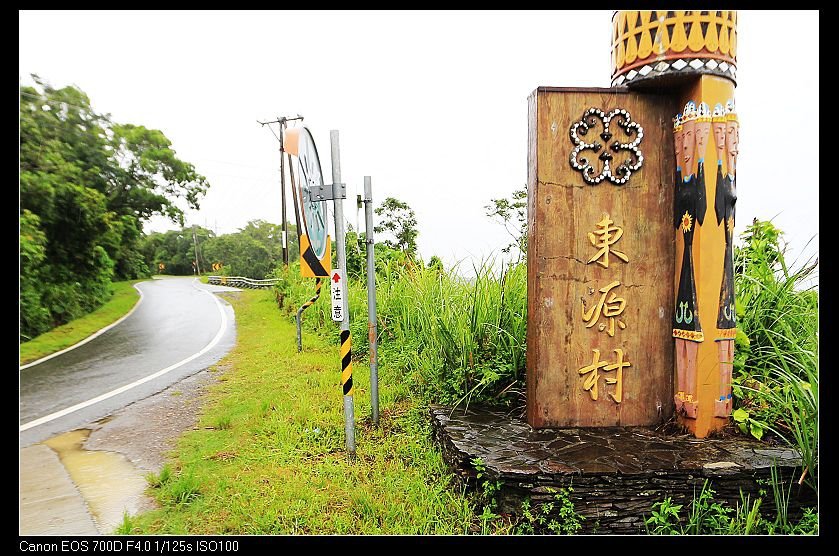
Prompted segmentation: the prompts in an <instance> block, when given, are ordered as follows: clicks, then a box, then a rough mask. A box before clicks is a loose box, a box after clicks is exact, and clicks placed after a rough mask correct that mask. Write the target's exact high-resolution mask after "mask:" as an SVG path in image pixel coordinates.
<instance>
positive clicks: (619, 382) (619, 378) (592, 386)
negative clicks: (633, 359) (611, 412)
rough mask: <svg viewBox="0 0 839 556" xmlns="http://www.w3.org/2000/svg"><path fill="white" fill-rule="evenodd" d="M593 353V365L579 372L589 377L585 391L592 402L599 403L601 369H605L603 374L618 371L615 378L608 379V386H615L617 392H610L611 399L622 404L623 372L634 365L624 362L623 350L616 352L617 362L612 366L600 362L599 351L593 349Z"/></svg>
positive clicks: (584, 385)
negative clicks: (598, 385) (598, 389)
mask: <svg viewBox="0 0 839 556" xmlns="http://www.w3.org/2000/svg"><path fill="white" fill-rule="evenodd" d="M591 351H592V352H594V355H593V356H592V360H591V365H586V366H585V367H582V368H581V369H580V370H579V371H577V372H578V373H579V374H580V375H583V376H584V375H588V376H586V377H585V380H584V381H583V390H584V391H586V392H588V394H589V396H590V397H591V399H592V400H594V401H597V397H598V391H597V383H598V381H599V380H600V372H599V371H600V369H603V372H611V371H617V372H616V373H615V376H614V377H608V378H606V384H611V385H614V386H615V391H614V392H609V397H610V398H612V400H613V401H614V402H615V403H621V402H622V401H623V370H624V368H626V367H630V366H632V364H631V363H630V362H629V361H624V354H623V350H622V349H620V348H618V349H615V350H614V352H615V355H616V361H615V362H614V363H611V364H610V363H609V362H608V361H601V360H600V350H599V349H592V350H591Z"/></svg>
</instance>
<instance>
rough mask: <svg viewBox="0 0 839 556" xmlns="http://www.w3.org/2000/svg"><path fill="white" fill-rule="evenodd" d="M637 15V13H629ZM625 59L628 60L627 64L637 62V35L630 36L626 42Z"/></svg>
mask: <svg viewBox="0 0 839 556" xmlns="http://www.w3.org/2000/svg"><path fill="white" fill-rule="evenodd" d="M629 13H631V14H632V13H635V12H629ZM624 57H625V58H626V63H627V64H631V63H632V62H634V61H635V58H637V57H638V45H637V44H636V43H635V35H633V34H631V32H630V35H629V38H628V40H627V41H626V52H625V53H624Z"/></svg>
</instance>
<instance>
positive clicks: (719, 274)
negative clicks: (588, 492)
mask: <svg viewBox="0 0 839 556" xmlns="http://www.w3.org/2000/svg"><path fill="white" fill-rule="evenodd" d="M612 39H613V40H612V62H613V74H612V84H613V85H614V86H620V85H626V86H628V87H629V88H631V89H635V90H648V89H649V88H651V87H653V88H655V89H656V90H658V91H662V92H664V91H667V92H672V94H673V95H675V96H676V97H677V98H678V99H679V105H680V106H681V107H682V109H681V111H680V112H679V113H677V114H675V115H674V118H673V132H674V133H673V137H674V141H675V145H674V151H675V158H676V160H675V162H676V172H675V183H674V187H675V197H674V213H673V218H674V228H675V230H676V265H677V266H676V273H675V288H676V297H675V303H674V307H673V337H674V338H675V344H676V355H675V366H676V373H675V374H676V387H675V392H674V402H675V410H676V412H677V414H678V415H679V419H680V422H681V423H682V424H683V425H685V426H686V427H688V428H689V429H690V430H691V431H692V432H693V433H694V434H695V435H696V436H698V437H705V436H707V435H708V433H709V432H711V431H713V430H715V429H718V428H721V427H722V426H724V425H725V424H726V423H727V421H728V416H729V414H730V412H731V371H732V360H733V356H734V336H735V326H736V315H735V307H734V274H733V273H734V270H733V260H732V249H733V246H732V242H733V233H734V205H735V202H736V200H737V194H736V187H735V175H736V163H737V149H738V142H739V136H738V124H737V116H736V113H735V109H734V86H735V82H734V80H735V78H736V64H737V14H736V12H733V11H667V12H665V11H658V12H655V11H621V12H617V13H615V15H614V17H613V35H612ZM706 162H707V163H706ZM709 209H710V211H711V212H710V213H708V211H709Z"/></svg>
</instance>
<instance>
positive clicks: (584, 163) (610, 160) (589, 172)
mask: <svg viewBox="0 0 839 556" xmlns="http://www.w3.org/2000/svg"><path fill="white" fill-rule="evenodd" d="M598 122H600V124H601V125H602V127H603V131H602V132H601V133H600V134H599V137H600V139H602V140H603V141H604V143H605V147H604V144H602V143H600V142H599V141H597V139H596V138H595V137H592V142H591V143H587V142H586V141H585V140H584V139H583V138H582V136H585V135H588V132H589V131H591V130H592V129H594V128H595V127H597V126H598ZM613 123H614V124H615V125H614V126H613V125H612V124H613ZM619 130H622V131H623V133H624V134H625V135H626V136H627V139H632V140H631V141H628V142H624V143H622V142H621V141H619V140H618V139H617V138H616V136H615V133H616V132H617V131H619ZM569 134H570V135H571V142H572V143H573V144H574V150H572V151H571V157H570V160H571V167H572V168H574V169H575V170H578V171H579V172H580V173H581V174H582V176H583V180H584V181H585V182H586V183H587V184H589V185H597V184H599V183H600V182H602V181H603V180H606V179H607V180H609V181H610V182H612V183H614V184H615V185H623V184H625V183H626V182H628V181H629V178H630V177H631V176H632V173H633V172H636V171H637V170H639V169H640V168H641V166H642V165H643V164H644V155H643V154H641V149H639V148H638V146H639V145H640V144H641V141H642V140H643V139H644V128H642V127H641V126H640V125H638V122H633V121H632V116H630V114H629V112H627V111H626V110H624V109H622V108H615V109H614V110H612V111H611V112H609V113H608V114H606V113H604V112H603V111H602V110H600V109H599V108H594V107H592V108H589V109H588V110H586V111H585V113H584V114H583V117H582V118H580V120H578V121H576V122H574V123H573V124H572V125H571V128H570V129H569ZM633 136H634V137H633ZM601 150H602V151H603V152H600V151H601ZM585 151H591V154H592V155H595V154H597V153H600V154H599V155H598V156H597V158H598V159H599V160H600V161H601V163H602V168H601V170H600V172H599V173H598V174H595V169H594V166H592V163H591V162H590V161H589V159H588V158H586V157H585V156H581V155H582V154H583V153H584V152H585ZM616 158H617V159H618V160H619V161H620V162H617V161H616V160H615V159H616Z"/></svg>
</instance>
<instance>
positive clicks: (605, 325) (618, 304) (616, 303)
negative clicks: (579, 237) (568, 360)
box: [577, 214, 630, 404]
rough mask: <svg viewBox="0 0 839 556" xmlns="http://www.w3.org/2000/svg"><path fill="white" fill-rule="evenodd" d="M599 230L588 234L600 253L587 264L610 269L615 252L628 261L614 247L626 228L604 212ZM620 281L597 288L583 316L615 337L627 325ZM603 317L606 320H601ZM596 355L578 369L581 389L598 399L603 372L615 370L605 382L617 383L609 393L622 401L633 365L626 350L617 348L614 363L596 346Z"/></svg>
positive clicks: (616, 401)
mask: <svg viewBox="0 0 839 556" xmlns="http://www.w3.org/2000/svg"><path fill="white" fill-rule="evenodd" d="M596 226H597V229H596V230H595V231H594V232H589V233H588V239H589V241H590V242H591V244H592V246H594V247H595V248H597V249H598V251H597V253H596V254H595V255H594V256H593V257H591V258H590V259H589V260H588V261H587V262H586V264H591V263H594V262H596V263H597V264H598V265H600V266H601V267H603V268H606V269H608V268H609V255H610V254H612V255H614V256H615V257H616V258H618V259H620V260H621V261H623V262H625V263H628V262H629V257H627V255H626V253H624V252H623V251H618V250H616V249H614V248H613V246H614V245H615V243H617V242H618V241H619V240H620V239H621V237H623V228H622V227H621V226H618V225H616V224H615V222H614V221H613V220H612V218H611V217H610V216H609V215H608V214H603V216H602V218H601V219H600V221H599V222H597V224H596ZM620 285H621V282H620V280H613V281H612V282H610V283H608V284H606V285H605V286H603V287H601V288H600V289H599V290H597V291H598V292H599V293H600V296H599V297H598V299H597V301H596V303H592V305H591V306H590V307H588V308H587V307H586V300H585V299H583V300H582V312H581V315H582V319H583V322H585V323H586V328H593V327H594V326H595V325H597V330H598V331H600V332H604V331H605V332H606V333H607V334H608V335H609V337H614V336H615V325H616V324H617V328H619V329H621V330H622V329H624V328H626V323H625V322H624V321H623V320H622V319H621V318H620V317H621V316H622V315H623V312H624V310H625V309H626V300H625V299H624V298H623V297H619V296H618V293H617V292H616V291H615V290H616V289H617V288H618V287H620ZM589 294H590V295H592V296H593V295H594V289H590V290H589ZM601 318H603V319H605V321H606V322H600V320H601ZM592 351H593V357H592V362H591V364H587V365H584V366H583V367H581V368H580V369H578V371H577V372H578V373H579V374H580V376H581V377H582V379H583V381H582V385H581V386H582V389H583V390H584V391H586V392H588V393H589V396H590V397H591V399H592V400H594V401H596V400H597V399H598V396H599V394H598V383H599V380H600V371H601V370H602V371H603V372H607V373H608V372H612V371H615V374H614V375H613V376H609V377H606V379H605V383H606V384H607V385H614V390H613V391H612V392H609V397H610V398H611V399H612V401H614V402H615V403H618V404H619V403H621V402H622V401H623V369H624V368H626V367H629V366H630V363H629V361H625V360H624V352H623V349H621V348H616V349H614V350H613V351H614V353H615V356H616V357H615V362H614V363H611V362H609V361H601V360H600V350H599V349H593V350H592Z"/></svg>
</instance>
